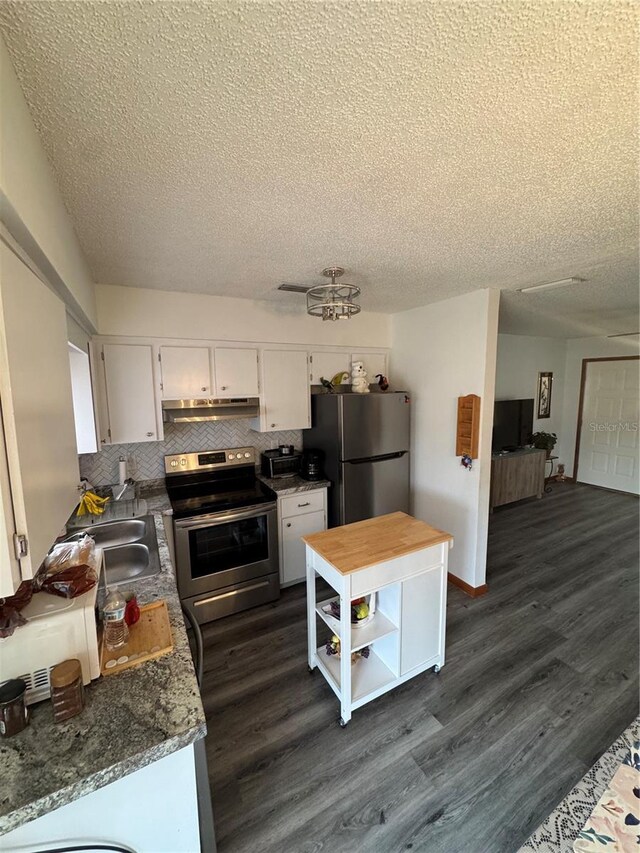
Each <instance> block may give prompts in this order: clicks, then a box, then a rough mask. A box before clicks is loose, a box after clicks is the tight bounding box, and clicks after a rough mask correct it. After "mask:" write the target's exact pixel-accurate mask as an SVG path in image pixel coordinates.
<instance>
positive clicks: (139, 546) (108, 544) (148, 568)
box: [68, 515, 160, 586]
mask: <svg viewBox="0 0 640 853" xmlns="http://www.w3.org/2000/svg"><path fill="white" fill-rule="evenodd" d="M85 533H87V534H88V535H89V536H91V538H92V539H93V540H94V541H95V543H96V546H97V547H98V548H102V549H103V559H104V576H105V582H106V585H107V586H119V585H120V584H124V583H129V582H131V581H137V580H142V578H149V577H152V576H153V575H157V574H159V572H160V557H159V554H158V540H157V538H156V525H155V521H154V518H153V516H152V515H144V516H142V518H126V519H121V520H119V521H106V522H104V523H103V524H92V525H91V526H90V527H86V528H83V529H82V530H76V531H75V532H74V533H73V535H72V536H69V537H68V538H69V540H72V539H77V538H78V537H79V536H83V535H84V534H85Z"/></svg>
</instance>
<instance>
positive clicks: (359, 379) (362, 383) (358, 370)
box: [351, 361, 369, 394]
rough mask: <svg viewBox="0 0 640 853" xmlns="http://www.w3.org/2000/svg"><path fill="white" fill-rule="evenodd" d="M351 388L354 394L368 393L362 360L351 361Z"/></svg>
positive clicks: (365, 372)
mask: <svg viewBox="0 0 640 853" xmlns="http://www.w3.org/2000/svg"><path fill="white" fill-rule="evenodd" d="M351 390H352V391H353V392H354V393H355V394H368V393H369V383H368V382H367V371H366V370H365V369H364V362H363V361H352V362H351Z"/></svg>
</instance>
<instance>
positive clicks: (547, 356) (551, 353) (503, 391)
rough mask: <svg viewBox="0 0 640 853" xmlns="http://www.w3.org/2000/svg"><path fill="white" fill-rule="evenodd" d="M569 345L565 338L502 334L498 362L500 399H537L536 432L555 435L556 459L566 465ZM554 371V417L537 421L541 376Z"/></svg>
mask: <svg viewBox="0 0 640 853" xmlns="http://www.w3.org/2000/svg"><path fill="white" fill-rule="evenodd" d="M566 354H567V342H566V340H564V339H563V338H539V337H529V336H525V335H498V356H497V361H496V400H519V399H526V398H533V400H534V419H533V431H534V432H537V431H539V430H542V431H544V432H555V433H556V435H557V436H558V443H557V445H556V447H555V450H554V456H555V455H557V456H558V463H560V462H564V463H565V464H566V462H567V458H566V455H567V454H566V452H565V448H566V446H567V444H566V436H565V434H564V429H563V423H562V415H563V399H564V369H565V360H566ZM547 371H551V372H552V373H553V387H552V389H551V417H550V418H542V419H541V420H540V419H538V418H536V417H535V415H536V413H537V410H538V373H540V372H547Z"/></svg>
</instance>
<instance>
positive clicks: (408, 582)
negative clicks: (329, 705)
mask: <svg viewBox="0 0 640 853" xmlns="http://www.w3.org/2000/svg"><path fill="white" fill-rule="evenodd" d="M304 541H305V543H306V563H307V626H308V627H307V630H308V659H309V669H310V670H314V669H315V668H316V667H317V668H318V669H319V670H320V671H321V672H322V674H323V675H324V677H325V678H326V680H327V681H328V682H329V685H330V687H331V688H332V690H333V692H334V693H335V694H336V696H337V697H338V699H339V700H340V710H341V718H340V723H341V725H342V726H345V725H346V724H347V723H348V722H349V720H350V719H351V714H352V712H353V711H354V710H355V709H356V708H360V707H361V706H362V705H366V703H367V702H371V700H372V699H375V698H377V697H378V696H381V695H382V694H383V693H386V692H387V691H388V690H392V689H393V688H394V687H397V686H398V684H402V683H403V682H404V681H408V680H409V679H410V678H413V677H414V676H415V675H419V674H420V673H421V672H424V671H425V670H427V669H429V668H433V670H434V671H435V672H438V671H439V670H440V667H442V666H443V665H444V645H445V619H446V604H447V558H448V552H449V548H451V547H452V545H453V537H452V536H451V534H449V533H445V532H444V531H442V530H438V529H436V528H434V527H431V526H430V525H429V524H426V523H425V522H423V521H419V520H418V519H416V518H413V517H412V516H410V515H407V514H406V513H404V512H394V513H391V514H389V515H383V516H380V517H378V518H371V519H367V520H366V521H358V522H356V523H355V524H347V525H344V526H343V527H335V528H332V529H330V530H325V531H322V532H319V533H313V534H310V535H309V536H306V537H304ZM317 576H320V577H322V578H323V579H324V580H325V581H326V582H327V583H328V584H329V586H330V587H331V588H332V590H333V595H325V596H324V597H323V596H319V595H318V594H317V592H316V586H317V584H316V579H317ZM373 592H375V593H376V594H377V595H376V599H377V600H376V611H375V615H374V616H373V618H372V619H371V621H369V622H368V623H367V624H366V625H363V626H354V625H352V624H351V602H352V601H353V600H354V599H357V598H360V597H364V596H369V595H370V594H371V593H373ZM332 599H335V600H338V601H339V603H340V618H339V620H336V619H335V618H333V617H332V616H331V615H328V614H327V613H325V611H324V609H323V608H324V607H325V606H326V605H327V604H328V603H329V602H330V601H331V600H332ZM319 620H322V621H319ZM323 623H324V624H323ZM318 625H320V626H321V628H322V630H323V634H322V636H321V637H319V636H318V631H317V627H318ZM325 629H326V637H325V636H324V630H325ZM332 634H336V635H337V636H338V637H339V638H340V656H339V657H338V656H337V655H328V654H327V651H326V646H325V643H324V642H323V641H324V640H325V639H329V638H330V636H331V635H332ZM365 647H368V648H369V656H368V657H367V658H364V657H360V658H358V659H357V660H356V661H355V662H354V663H353V664H352V662H351V657H352V654H353V653H354V652H357V651H359V650H361V649H363V648H365Z"/></svg>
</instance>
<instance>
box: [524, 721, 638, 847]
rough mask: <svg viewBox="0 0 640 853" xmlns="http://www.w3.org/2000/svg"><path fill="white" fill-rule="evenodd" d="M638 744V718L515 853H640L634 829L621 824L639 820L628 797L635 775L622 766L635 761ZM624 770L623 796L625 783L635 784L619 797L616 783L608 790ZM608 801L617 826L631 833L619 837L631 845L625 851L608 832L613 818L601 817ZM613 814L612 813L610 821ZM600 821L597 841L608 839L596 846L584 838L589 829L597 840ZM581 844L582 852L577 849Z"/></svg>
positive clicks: (606, 814) (635, 802)
mask: <svg viewBox="0 0 640 853" xmlns="http://www.w3.org/2000/svg"><path fill="white" fill-rule="evenodd" d="M638 741H640V718H638V719H636V720H635V721H634V722H633V723H632V724H631V725H630V726H629V728H628V729H627V730H626V731H624V732H623V733H622V734H621V735H620V737H619V738H618V740H616V741H615V743H614V744H613V745H612V746H611V747H610V748H609V749H608V750H607V751H606V752H605V753H604V754H603V755H602V756H601V758H600V759H599V760H598V761H597V762H596V763H595V764H594V765H593V767H592V768H591V770H589V772H588V773H587V774H585V776H583V777H582V779H581V780H580V781H579V782H578V784H577V785H576V787H575V788H574V789H573V790H572V791H571V792H570V793H569V794H568V795H567V796H566V797H565V798H564V800H563V801H562V802H561V803H560V805H559V806H558V807H557V808H556V809H555V811H553V812H551V814H550V815H549V817H548V818H547V819H546V821H545V822H544V823H543V824H541V825H540V826H539V827H538V829H537V830H536V831H535V832H534V833H533V835H531V837H530V838H528V839H527V841H526V842H525V843H524V845H523V846H522V847H521V848H520V852H519V853H527V851H531V850H535V851H536V853H568V851H571V850H575V851H576V853H578V851H580V853H591V851H593V850H601V851H602V853H618V851H624V853H627V850H629V851H630V850H633V851H634V853H640V844H639V843H638V831H640V827H638V826H635V827H633V826H631V825H630V824H624V821H625V820H626V817H627V815H628V814H631V815H633V816H635V817H636V818H637V817H640V814H639V809H638V804H639V803H640V799H638V798H637V797H636V795H635V793H634V792H633V789H634V788H637V787H638V784H639V783H638V781H637V779H638V773H637V770H636V769H634V768H633V767H632V766H631V765H630V764H623V762H624V761H625V759H627V758H628V757H629V756H630V755H634V754H635V756H637V755H638V750H637V749H636V744H637V742H638ZM632 760H633V759H632ZM621 765H622V766H621ZM625 768H626V772H625V774H624V775H625V776H626V777H628V778H626V780H624V781H623V782H622V785H623V787H624V790H625V791H626V789H627V787H628V782H629V781H631V780H632V779H635V780H636V781H635V783H633V784H632V785H631V792H627V793H624V794H623V793H622V792H621V790H620V788H619V785H618V783H619V782H620V780H619V779H618V780H617V781H616V785H615V788H613V782H614V779H615V777H617V776H618V771H619V770H624V769H625ZM621 798H623V799H622V802H619V800H620V799H621ZM609 800H611V802H612V805H611V806H609V809H611V808H621V809H622V812H623V816H622V822H623V824H624V825H625V826H626V827H627V828H628V829H629V830H631V832H626V831H625V830H623V831H622V836H621V837H624V838H625V839H632V842H633V846H629V841H628V840H625V842H624V845H626V846H623V842H621V841H619V840H618V838H617V837H616V835H615V834H614V831H612V828H614V827H615V824H614V822H613V820H612V818H613V814H612V813H611V812H610V811H607V806H608V804H609ZM601 806H602V809H601V808H600V807H601ZM619 814H620V813H618V812H615V815H616V816H619ZM592 815H593V816H592ZM605 817H606V819H607V821H608V822H607V823H606V826H607V831H603V833H602V835H608V836H609V837H610V838H611V839H612V841H606V842H605V840H604V838H602V839H600V840H598V839H596V838H595V837H594V835H593V834H592V833H589V829H593V830H594V831H595V833H596V834H600V829H603V821H604V820H605ZM634 832H635V834H633V833H634ZM585 833H586V837H585ZM581 843H582V844H583V845H584V846H580V844H581ZM616 845H617V846H616Z"/></svg>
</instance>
